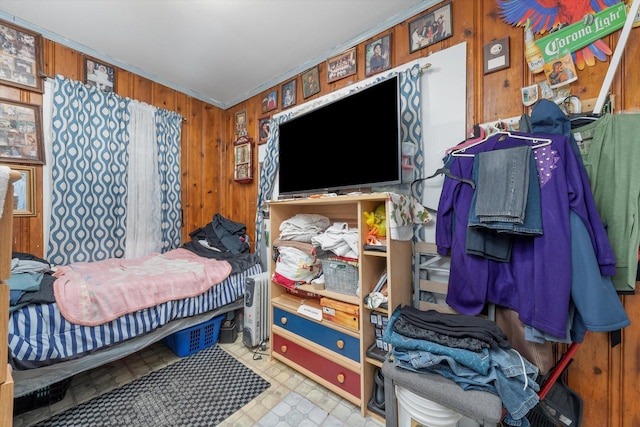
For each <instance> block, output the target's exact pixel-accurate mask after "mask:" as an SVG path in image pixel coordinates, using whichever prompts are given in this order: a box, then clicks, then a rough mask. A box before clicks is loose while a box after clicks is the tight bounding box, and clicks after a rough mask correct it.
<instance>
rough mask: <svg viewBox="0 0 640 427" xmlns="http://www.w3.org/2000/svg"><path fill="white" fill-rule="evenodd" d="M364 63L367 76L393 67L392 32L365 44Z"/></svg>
mask: <svg viewBox="0 0 640 427" xmlns="http://www.w3.org/2000/svg"><path fill="white" fill-rule="evenodd" d="M364 64H365V68H364V75H365V77H369V76H372V75H374V74H376V73H379V72H381V71H384V70H388V69H389V68H391V34H387V35H386V36H382V37H380V38H379V39H376V40H373V41H372V42H370V43H367V44H366V45H365V48H364Z"/></svg>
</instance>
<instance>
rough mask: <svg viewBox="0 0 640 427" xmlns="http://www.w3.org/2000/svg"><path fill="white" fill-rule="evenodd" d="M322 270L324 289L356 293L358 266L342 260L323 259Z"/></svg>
mask: <svg viewBox="0 0 640 427" xmlns="http://www.w3.org/2000/svg"><path fill="white" fill-rule="evenodd" d="M322 272H323V273H324V287H325V289H326V290H328V291H334V292H340V293H342V294H347V295H358V267H355V266H353V265H351V264H349V263H348V262H344V261H339V260H335V259H323V260H322Z"/></svg>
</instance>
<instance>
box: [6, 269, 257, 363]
mask: <svg viewBox="0 0 640 427" xmlns="http://www.w3.org/2000/svg"><path fill="white" fill-rule="evenodd" d="M261 271H262V269H261V266H260V265H259V264H256V265H253V266H251V267H249V268H247V269H245V270H244V271H242V272H241V273H236V274H232V275H230V276H229V277H227V278H226V279H225V280H224V281H222V282H221V283H219V284H217V285H215V286H213V287H211V288H210V289H209V290H208V291H206V292H204V293H203V294H200V295H198V296H195V297H191V298H186V299H181V300H176V301H168V302H165V303H162V304H159V305H157V306H154V307H151V308H147V309H143V310H140V311H137V312H135V313H130V314H127V315H124V316H121V317H119V318H117V319H115V320H113V321H111V322H108V323H105V324H102V325H99V326H81V325H76V324H72V323H70V322H68V321H67V320H66V319H65V318H64V317H63V316H62V314H61V313H60V310H59V309H58V307H57V304H56V303H51V304H30V305H27V306H25V307H22V308H20V309H17V310H15V311H14V312H12V313H11V316H10V318H9V362H10V363H11V365H12V366H13V368H14V369H15V370H18V371H19V370H26V369H35V368H39V367H43V366H48V365H53V364H56V363H60V362H63V361H70V360H74V359H77V358H79V357H82V356H84V355H88V354H92V353H94V352H96V351H98V350H101V349H104V348H108V347H111V346H114V345H115V344H118V343H122V342H125V341H129V340H132V339H133V338H136V337H140V336H144V335H146V334H148V333H150V332H151V331H154V330H157V329H158V328H160V327H162V326H164V325H167V324H169V323H171V322H173V321H175V320H177V319H184V318H189V317H193V316H197V315H201V314H203V313H208V312H211V311H213V310H216V309H219V308H221V307H224V306H226V305H228V304H231V303H233V302H236V301H237V300H239V299H241V298H242V297H243V295H244V285H245V278H246V277H248V276H251V275H254V274H258V273H260V272H261Z"/></svg>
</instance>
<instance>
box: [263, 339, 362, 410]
mask: <svg viewBox="0 0 640 427" xmlns="http://www.w3.org/2000/svg"><path fill="white" fill-rule="evenodd" d="M273 351H275V352H276V353H278V354H281V355H282V356H284V357H286V358H287V359H289V360H291V361H292V362H295V363H296V364H298V365H300V366H302V367H303V368H305V369H307V370H309V371H311V372H313V373H314V374H316V375H318V376H320V377H322V378H324V379H325V380H326V381H328V382H330V383H331V384H333V385H335V386H336V387H340V388H341V389H342V390H344V391H346V392H347V393H349V394H351V395H353V396H355V397H357V398H358V399H360V375H358V374H356V373H355V372H353V371H350V370H349V369H347V368H345V367H344V366H340V365H338V364H336V363H334V362H332V361H330V360H328V359H325V358H324V357H322V356H320V355H318V354H316V353H314V352H312V351H310V350H308V349H306V348H304V347H302V346H300V345H298V344H295V343H293V342H291V341H289V340H288V339H286V338H283V337H281V336H279V335H276V334H273Z"/></svg>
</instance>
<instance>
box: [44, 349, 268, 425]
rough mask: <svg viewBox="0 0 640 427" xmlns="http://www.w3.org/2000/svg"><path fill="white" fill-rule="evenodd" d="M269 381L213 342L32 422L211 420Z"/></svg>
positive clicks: (190, 422) (224, 414) (209, 422)
mask: <svg viewBox="0 0 640 427" xmlns="http://www.w3.org/2000/svg"><path fill="white" fill-rule="evenodd" d="M270 385H271V384H270V383H269V382H268V381H266V380H265V379H264V378H262V377H261V376H259V375H258V374H256V373H254V372H253V371H252V370H251V369H249V368H247V367H246V366H244V365H243V364H242V363H240V362H239V361H237V360H236V359H234V358H233V356H231V355H229V354H228V353H227V352H225V351H224V350H222V349H221V348H220V347H218V345H214V346H212V347H209V348H208V349H205V350H201V351H199V352H198V353H195V354H192V355H190V356H188V357H185V358H183V359H181V360H179V361H177V362H175V363H173V364H172V365H169V366H167V367H165V368H162V369H160V370H158V371H155V372H152V373H150V374H149V375H146V376H144V377H142V378H139V379H137V380H135V381H133V382H131V383H129V384H126V385H124V386H122V387H120V388H117V389H115V390H112V391H110V392H108V393H106V394H103V395H102V396H99V397H96V398H95V399H92V400H90V401H88V402H86V403H83V404H81V405H78V406H76V407H75V408H72V409H69V410H67V411H65V412H63V413H61V414H58V415H55V416H54V417H52V418H50V419H49V420H47V421H44V422H42V423H40V424H37V426H65V427H69V426H92V427H93V426H117V427H125V426H136V427H138V426H149V427H151V426H153V427H156V426H171V427H176V426H190V427H191V426H194V427H195V426H215V425H218V424H219V423H220V422H222V421H224V420H225V419H226V418H228V417H229V416H230V415H232V414H233V413H234V412H236V411H237V410H238V409H240V408H242V407H243V406H244V405H245V404H247V403H248V402H250V401H251V400H252V399H253V398H254V397H256V396H258V395H259V394H260V393H262V392H263V391H265V390H266V389H267V388H269V386H270Z"/></svg>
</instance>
